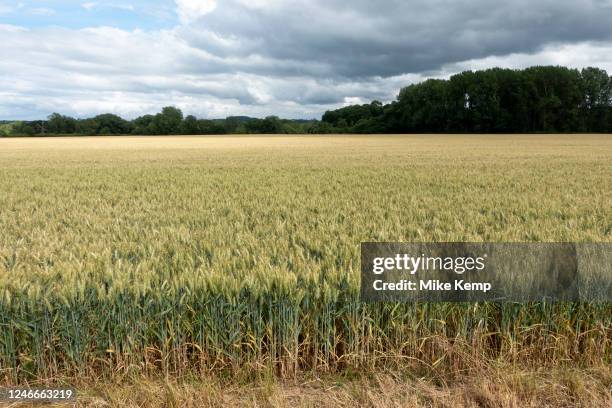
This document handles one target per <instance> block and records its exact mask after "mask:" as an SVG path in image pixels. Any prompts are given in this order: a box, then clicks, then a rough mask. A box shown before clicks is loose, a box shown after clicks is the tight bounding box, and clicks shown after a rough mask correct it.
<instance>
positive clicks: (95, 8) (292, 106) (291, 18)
mask: <svg viewBox="0 0 612 408" xmlns="http://www.w3.org/2000/svg"><path fill="white" fill-rule="evenodd" d="M532 65H564V66H569V67H575V68H582V67H586V66H595V67H599V68H603V69H606V70H607V71H608V73H612V0H573V1H568V0H513V1H507V0H505V1H498V0H471V1H465V0H377V1H372V0H352V1H339V0H174V1H172V0H148V1H145V0H110V1H103V0H99V1H95V0H91V1H90V0H86V1H69V0H39V1H34V0H29V1H27V0H24V1H6V0H0V120H12V119H23V120H27V119H41V118H45V117H46V116H48V115H49V114H51V113H52V112H60V113H62V114H67V115H71V116H74V117H79V118H83V117H89V116H94V115H96V114H100V113H106V112H112V113H116V114H119V115H122V116H123V117H125V118H130V119H131V118H134V117H137V116H140V115H142V114H147V113H156V112H158V111H159V110H161V108H162V107H163V106H168V105H173V106H177V107H179V108H181V109H182V110H183V112H184V113H185V114H193V115H196V116H197V117H200V118H224V117H226V116H230V115H248V116H254V117H264V116H267V115H272V114H274V115H278V116H281V117H285V118H303V119H310V118H320V116H321V114H322V113H323V112H325V111H326V110H328V109H335V108H338V107H342V106H346V105H349V104H354V103H368V102H370V101H371V100H373V99H378V100H380V101H383V102H390V101H392V100H394V99H395V98H396V96H397V94H398V92H399V90H400V88H401V87H404V86H407V85H409V84H411V83H415V82H419V81H422V80H424V79H426V78H432V77H434V78H448V77H449V76H450V75H452V74H454V73H458V72H461V71H464V70H470V69H471V70H475V69H484V68H489V67H494V66H497V67H505V68H524V67H527V66H532Z"/></svg>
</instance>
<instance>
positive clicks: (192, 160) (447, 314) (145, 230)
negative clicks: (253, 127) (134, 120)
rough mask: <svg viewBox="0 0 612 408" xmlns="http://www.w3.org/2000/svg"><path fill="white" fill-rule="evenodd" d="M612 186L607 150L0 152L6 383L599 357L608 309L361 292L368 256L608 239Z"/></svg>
mask: <svg viewBox="0 0 612 408" xmlns="http://www.w3.org/2000/svg"><path fill="white" fill-rule="evenodd" d="M611 186H612V138H610V137H609V136H606V135H599V136H595V135H513V136H504V135H480V136H478V135H477V136H463V135H412V136H388V135H387V136H293V137H282V136H266V137H262V136H244V137H238V136H235V137H234V136H228V137H100V138H86V137H82V138H47V139H2V138H0V381H2V382H4V381H7V382H12V381H19V380H21V379H27V378H51V377H56V376H59V375H86V374H91V373H95V374H96V375H106V374H112V373H113V372H116V371H119V370H137V371H139V372H140V371H141V372H145V373H146V372H150V371H158V370H163V372H166V373H168V372H172V373H181V372H186V371H215V370H219V369H238V368H249V369H257V368H258V367H269V368H273V369H275V370H278V372H279V373H281V374H283V373H288V372H295V371H297V370H302V369H317V370H327V369H341V368H343V367H346V366H378V365H384V364H390V361H395V362H402V361H409V362H411V361H419V362H420V363H422V364H425V365H426V366H428V367H436V366H437V365H439V364H442V362H444V363H445V365H447V364H450V365H451V366H453V367H461V366H462V365H469V364H470V363H469V362H471V361H475V360H476V358H475V357H483V356H485V357H487V358H502V359H508V360H512V361H534V362H538V364H545V363H557V362H561V361H566V360H570V361H574V362H576V361H581V362H582V363H583V364H589V363H596V362H599V363H601V362H602V361H609V358H610V343H611V341H610V329H611V325H610V323H611V321H612V313H611V312H612V309H611V308H610V305H609V304H542V303H536V304H503V305H500V304H446V303H445V304H418V305H415V304H369V305H364V304H362V303H361V302H360V301H359V297H358V292H359V291H358V289H359V286H358V285H359V244H360V242H362V241H420V242H428V241H433V242H435V241H505V242H512V241H519V242H528V241H555V242H559V241H578V242H581V241H582V242H602V241H605V242H610V241H612V188H611ZM466 356H471V357H466Z"/></svg>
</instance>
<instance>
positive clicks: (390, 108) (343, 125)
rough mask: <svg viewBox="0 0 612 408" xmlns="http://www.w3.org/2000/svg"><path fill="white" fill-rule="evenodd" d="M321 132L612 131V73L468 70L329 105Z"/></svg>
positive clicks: (542, 69)
mask: <svg viewBox="0 0 612 408" xmlns="http://www.w3.org/2000/svg"><path fill="white" fill-rule="evenodd" d="M318 127H319V128H318V130H317V132H318V133H338V132H340V133H344V132H352V133H427V132H466V133H467V132H477V133H532V132H553V133H556V132H612V77H610V76H608V74H607V72H606V71H605V70H602V69H598V68H585V69H582V70H577V69H569V68H565V67H554V66H537V67H531V68H527V69H523V70H512V69H501V68H493V69H487V70H483V71H476V72H472V71H466V72H462V73H460V74H457V75H453V76H452V77H450V78H449V79H448V80H445V79H429V80H427V81H424V82H421V83H418V84H414V85H410V86H407V87H405V88H403V89H402V90H401V91H400V93H399V95H398V97H397V100H396V101H394V102H392V103H390V104H387V105H383V104H382V103H380V102H378V101H374V102H372V103H370V104H365V105H353V106H347V107H344V108H341V109H336V110H332V111H327V112H325V114H324V115H323V118H322V121H321V122H320V123H319V124H318Z"/></svg>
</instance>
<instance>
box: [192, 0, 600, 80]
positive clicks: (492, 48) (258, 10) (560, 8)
mask: <svg viewBox="0 0 612 408" xmlns="http://www.w3.org/2000/svg"><path fill="white" fill-rule="evenodd" d="M248 3H249V2H246V1H242V0H224V1H219V2H217V6H216V8H215V9H214V10H213V11H212V12H210V13H208V14H206V15H204V16H203V17H201V18H200V19H198V20H196V21H195V22H193V23H192V24H191V25H189V26H188V27H185V28H184V31H183V35H184V38H185V39H186V40H187V41H188V43H189V44H191V45H192V46H194V47H196V48H198V49H203V50H206V51H207V52H210V53H212V54H213V55H216V56H218V57H220V58H229V57H234V58H238V57H242V58H246V57H249V56H253V55H258V56H261V57H264V58H269V59H271V60H273V61H276V62H280V61H293V62H296V61H297V62H300V63H302V64H303V72H296V74H297V75H299V74H309V75H322V76H329V75H337V76H343V77H348V78H353V77H368V76H383V77H388V76H393V75H400V74H403V73H416V72H424V71H432V70H438V69H440V68H441V67H442V66H443V65H445V64H449V63H455V62H459V61H465V60H469V59H475V58H483V57H486V56H490V55H507V54H510V53H532V52H536V51H538V50H541V49H542V48H543V47H545V46H546V45H549V44H559V43H560V44H567V43H578V42H584V41H609V40H611V39H612V7H611V6H610V4H611V3H610V2H609V1H601V0H599V1H598V0H594V1H587V0H578V1H575V0H572V1H567V0H544V1H533V0H531V1H529V0H517V1H491V0H471V1H448V0H413V1H397V0H386V1H385V0H378V1H366V0H354V1H350V2H346V1H340V0H304V1H295V0H294V1H283V2H280V1H260V2H257V1H255V2H252V3H253V4H254V5H251V6H250V7H246V6H245V4H248ZM313 62H314V63H318V69H317V70H312V69H311V64H312V63H313ZM297 66H299V65H297ZM322 66H323V68H322ZM270 71H271V72H272V73H274V67H270Z"/></svg>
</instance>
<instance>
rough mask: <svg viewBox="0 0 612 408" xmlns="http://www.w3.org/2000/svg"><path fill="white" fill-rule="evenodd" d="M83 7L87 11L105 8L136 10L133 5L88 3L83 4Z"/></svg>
mask: <svg viewBox="0 0 612 408" xmlns="http://www.w3.org/2000/svg"><path fill="white" fill-rule="evenodd" d="M81 7H82V8H84V9H85V10H87V11H91V10H95V9H97V8H104V7H106V8H114V9H119V10H127V11H134V10H135V7H134V5H133V4H100V3H96V2H88V3H82V4H81Z"/></svg>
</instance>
